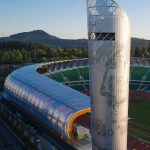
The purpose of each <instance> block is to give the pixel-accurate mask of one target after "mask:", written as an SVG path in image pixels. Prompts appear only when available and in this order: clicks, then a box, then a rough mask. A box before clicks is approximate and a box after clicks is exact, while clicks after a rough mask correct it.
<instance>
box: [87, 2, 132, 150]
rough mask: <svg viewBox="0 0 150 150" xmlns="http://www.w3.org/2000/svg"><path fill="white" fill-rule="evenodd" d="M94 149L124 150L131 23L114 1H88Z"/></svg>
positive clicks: (125, 147)
mask: <svg viewBox="0 0 150 150" xmlns="http://www.w3.org/2000/svg"><path fill="white" fill-rule="evenodd" d="M87 5H88V32H89V68H90V86H91V99H92V106H91V107H92V138H93V150H99V149H103V150H126V149H127V120H128V94H129V66H130V39H131V37H130V23H129V20H128V17H127V15H126V14H125V12H124V11H123V10H122V9H121V8H120V7H119V6H118V4H117V3H116V2H115V1H114V0H87Z"/></svg>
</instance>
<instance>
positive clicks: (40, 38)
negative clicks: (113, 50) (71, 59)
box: [0, 30, 150, 48]
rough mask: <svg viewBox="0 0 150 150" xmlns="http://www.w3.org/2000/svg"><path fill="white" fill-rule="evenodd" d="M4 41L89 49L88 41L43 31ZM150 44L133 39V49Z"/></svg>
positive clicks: (147, 41)
mask: <svg viewBox="0 0 150 150" xmlns="http://www.w3.org/2000/svg"><path fill="white" fill-rule="evenodd" d="M4 41H28V42H36V43H41V44H46V45H49V46H51V47H71V48H79V47H87V45H88V42H87V39H77V40H71V39H61V38H58V37H56V36H52V35H50V34H48V33H46V32H45V31H42V30H35V31H31V32H23V33H18V34H14V35H11V36H9V37H3V38H0V42H4ZM149 42H150V40H145V39H138V38H132V48H135V47H143V46H144V47H147V46H148V44H149Z"/></svg>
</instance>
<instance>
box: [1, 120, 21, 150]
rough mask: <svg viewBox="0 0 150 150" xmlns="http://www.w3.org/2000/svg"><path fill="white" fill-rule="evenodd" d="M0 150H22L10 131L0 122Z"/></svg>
mask: <svg viewBox="0 0 150 150" xmlns="http://www.w3.org/2000/svg"><path fill="white" fill-rule="evenodd" d="M0 150H24V149H23V146H22V145H21V144H20V142H19V141H18V140H17V138H16V137H15V136H14V135H13V134H12V133H11V131H10V130H9V129H8V128H7V127H6V126H5V124H4V123H3V122H2V121H1V120H0Z"/></svg>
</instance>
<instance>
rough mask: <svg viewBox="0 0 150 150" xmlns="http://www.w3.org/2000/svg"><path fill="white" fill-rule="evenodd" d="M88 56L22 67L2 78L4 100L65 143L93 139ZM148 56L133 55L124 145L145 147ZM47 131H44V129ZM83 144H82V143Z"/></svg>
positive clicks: (148, 121) (77, 144) (149, 94)
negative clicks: (126, 132) (126, 134)
mask: <svg viewBox="0 0 150 150" xmlns="http://www.w3.org/2000/svg"><path fill="white" fill-rule="evenodd" d="M88 64H89V63H88V59H75V60H64V61H56V62H50V63H42V64H36V65H31V66H26V67H22V68H20V69H18V70H16V71H14V72H12V73H11V74H10V75H9V76H8V77H7V79H6V81H5V91H4V93H3V97H4V99H5V101H4V103H7V105H13V106H15V107H16V108H18V110H20V111H19V112H23V113H27V114H28V117H31V118H32V119H33V118H34V119H35V120H36V121H37V122H40V123H41V126H44V128H46V129H48V130H49V129H50V130H51V131H52V132H54V134H56V136H57V137H59V138H61V139H63V140H64V141H65V142H67V143H68V144H69V145H72V146H74V147H75V148H78V147H80V146H83V145H84V144H85V143H86V144H87V143H90V142H91V135H90V133H91V121H90V120H91V113H90V112H91V109H90V108H91V103H90V97H89V95H90V88H89V66H88ZM149 100H150V59H143V58H132V59H131V67H130V100H129V102H130V105H129V127H128V149H129V150H131V149H137V150H138V149H139V148H140V147H142V149H144V148H145V150H148V149H149V148H150V144H149V142H150V140H149V139H150V137H149V133H150V130H149V126H150V119H149V113H150V112H149V111H150V101H149ZM46 132H47V130H46ZM83 143H84V144H83Z"/></svg>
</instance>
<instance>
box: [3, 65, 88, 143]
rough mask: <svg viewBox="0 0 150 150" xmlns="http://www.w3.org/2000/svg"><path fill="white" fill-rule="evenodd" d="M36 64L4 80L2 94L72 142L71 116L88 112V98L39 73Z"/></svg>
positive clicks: (15, 72) (19, 70) (72, 120)
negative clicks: (3, 92) (3, 91)
mask: <svg viewBox="0 0 150 150" xmlns="http://www.w3.org/2000/svg"><path fill="white" fill-rule="evenodd" d="M38 67H39V65H33V66H28V67H23V68H21V69H18V70H16V71H14V72H13V73H11V74H10V75H9V76H8V77H7V79H6V81H5V94H4V96H5V98H6V99H8V100H9V101H10V102H13V103H15V104H17V105H19V106H20V107H22V108H23V109H24V110H26V111H28V112H29V113H31V114H32V115H33V116H35V117H36V118H38V119H39V120H40V121H42V122H43V123H44V124H46V125H47V126H49V127H50V128H51V129H53V130H54V131H56V132H57V133H58V134H61V135H62V136H63V137H64V138H66V139H69V140H70V141H71V142H72V143H74V142H75V141H74V139H73V136H72V126H73V122H74V119H75V117H74V116H76V117H79V116H80V112H81V113H87V112H90V100H89V97H88V96H86V95H83V94H81V93H79V92H77V91H75V90H73V89H71V88H69V87H66V86H64V85H62V84H61V83H58V82H56V81H54V80H52V79H49V78H48V77H46V76H44V75H41V74H39V73H38V72H36V69H37V68H38Z"/></svg>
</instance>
